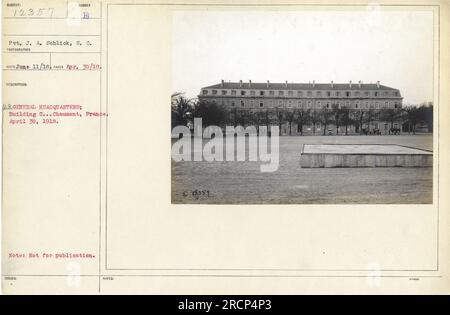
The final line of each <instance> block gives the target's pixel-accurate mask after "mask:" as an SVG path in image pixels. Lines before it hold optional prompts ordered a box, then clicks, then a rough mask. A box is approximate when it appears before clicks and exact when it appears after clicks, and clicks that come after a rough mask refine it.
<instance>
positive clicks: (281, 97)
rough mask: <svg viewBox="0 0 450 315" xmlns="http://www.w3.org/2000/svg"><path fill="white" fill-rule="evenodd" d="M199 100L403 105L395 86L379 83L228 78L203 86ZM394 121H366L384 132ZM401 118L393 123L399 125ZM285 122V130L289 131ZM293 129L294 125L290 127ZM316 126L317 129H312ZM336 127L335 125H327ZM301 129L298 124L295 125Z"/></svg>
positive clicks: (249, 105) (237, 105)
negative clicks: (289, 81) (297, 81)
mask: <svg viewBox="0 0 450 315" xmlns="http://www.w3.org/2000/svg"><path fill="white" fill-rule="evenodd" d="M198 98H199V100H200V101H203V100H204V101H209V102H213V103H216V104H219V105H222V106H224V107H225V108H226V109H227V110H228V111H229V112H233V111H236V110H244V109H246V110H249V111H251V112H256V111H261V110H270V109H272V110H276V109H284V110H295V109H305V110H311V111H321V110H323V109H332V108H336V107H337V108H343V107H346V108H349V109H352V110H353V111H352V112H358V111H360V112H367V111H371V112H375V113H377V112H381V111H382V110H383V109H400V108H401V107H402V100H403V98H402V96H401V94H400V91H399V90H398V89H395V88H391V87H388V86H384V85H381V84H380V82H379V81H378V82H377V83H376V84H365V83H362V82H361V81H359V82H357V83H352V82H351V81H350V82H349V83H334V82H333V81H332V82H330V83H315V81H312V82H310V83H288V82H287V81H286V82H284V83H271V82H269V81H267V82H265V83H257V82H252V81H249V82H243V81H239V82H225V81H223V80H222V82H221V83H219V84H215V85H211V86H207V87H204V88H202V89H201V91H200V94H199V95H198ZM391 125H392V123H387V122H384V121H381V120H379V119H378V120H374V121H373V122H369V123H367V126H366V128H365V130H368V131H369V132H371V131H373V130H376V131H378V130H379V131H380V133H382V134H387V133H389V129H390V128H391ZM399 126H400V122H395V123H394V127H395V128H399ZM286 128H287V127H286V126H285V124H284V125H283V127H282V129H283V132H282V133H286V132H287V130H286ZM289 128H290V129H291V130H292V127H289ZM311 128H313V129H314V128H315V130H311ZM323 128H324V127H323V126H322V124H321V123H318V124H316V125H315V126H314V127H313V126H312V125H307V126H305V127H304V130H303V133H305V132H306V133H315V132H321V131H322V132H323ZM328 128H333V126H327V129H328ZM293 129H294V131H295V132H294V133H298V132H299V130H298V128H293ZM349 132H350V133H357V132H359V130H358V127H356V128H355V126H350V130H349Z"/></svg>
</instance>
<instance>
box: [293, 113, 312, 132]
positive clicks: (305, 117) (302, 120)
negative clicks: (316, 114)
mask: <svg viewBox="0 0 450 315" xmlns="http://www.w3.org/2000/svg"><path fill="white" fill-rule="evenodd" d="M310 114H311V110H310V109H307V110H304V109H303V108H299V109H297V110H296V115H295V118H296V123H297V132H300V134H301V135H302V136H303V126H304V125H305V124H307V123H308V122H309V120H310Z"/></svg>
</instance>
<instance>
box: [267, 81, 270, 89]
mask: <svg viewBox="0 0 450 315" xmlns="http://www.w3.org/2000/svg"><path fill="white" fill-rule="evenodd" d="M266 86H267V88H269V86H270V83H269V80H267V84H266Z"/></svg>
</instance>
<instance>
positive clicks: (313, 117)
mask: <svg viewBox="0 0 450 315" xmlns="http://www.w3.org/2000/svg"><path fill="white" fill-rule="evenodd" d="M309 118H310V121H311V124H312V126H313V135H315V134H316V125H317V123H319V122H320V121H321V120H320V112H319V111H316V110H315V109H313V110H311V111H310V115H309Z"/></svg>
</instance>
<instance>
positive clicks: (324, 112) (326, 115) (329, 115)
mask: <svg viewBox="0 0 450 315" xmlns="http://www.w3.org/2000/svg"><path fill="white" fill-rule="evenodd" d="M320 121H321V122H322V124H323V135H324V136H325V135H326V131H327V126H328V125H330V124H331V123H332V122H333V111H332V110H330V109H328V108H322V109H321V110H320Z"/></svg>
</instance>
